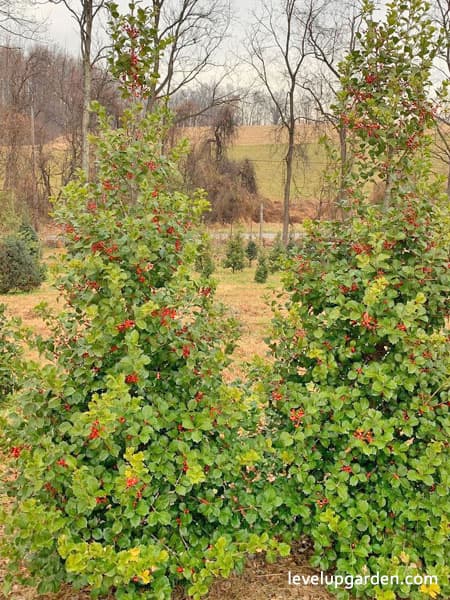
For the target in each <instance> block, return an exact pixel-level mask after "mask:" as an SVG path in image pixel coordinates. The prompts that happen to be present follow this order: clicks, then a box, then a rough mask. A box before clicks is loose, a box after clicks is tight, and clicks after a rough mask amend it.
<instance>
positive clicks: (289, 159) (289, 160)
mask: <svg viewBox="0 0 450 600" xmlns="http://www.w3.org/2000/svg"><path fill="white" fill-rule="evenodd" d="M294 142H295V123H294V126H292V124H291V127H290V128H289V143H288V150H287V153H286V157H285V162H286V181H285V182H284V204H283V235H282V239H283V244H284V245H285V246H287V244H288V242H289V222H290V218H289V217H290V204H291V182H292V166H293V162H294Z"/></svg>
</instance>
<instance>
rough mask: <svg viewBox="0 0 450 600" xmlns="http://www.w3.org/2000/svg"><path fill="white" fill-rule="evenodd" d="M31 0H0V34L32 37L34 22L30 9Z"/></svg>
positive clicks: (31, 5) (34, 28) (32, 4)
mask: <svg viewBox="0 0 450 600" xmlns="http://www.w3.org/2000/svg"><path fill="white" fill-rule="evenodd" d="M34 4H35V2H34V1H33V0H0V34H1V33H3V35H6V36H10V35H13V36H21V37H27V38H30V37H33V35H34V33H35V32H36V23H35V21H34V19H33V15H32V12H31V9H32V8H33V6H34Z"/></svg>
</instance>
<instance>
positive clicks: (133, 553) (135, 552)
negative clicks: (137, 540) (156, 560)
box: [129, 548, 141, 562]
mask: <svg viewBox="0 0 450 600" xmlns="http://www.w3.org/2000/svg"><path fill="white" fill-rule="evenodd" d="M140 553H141V549H140V548H131V550H130V552H129V555H130V561H131V562H137V561H138V560H139V555H140Z"/></svg>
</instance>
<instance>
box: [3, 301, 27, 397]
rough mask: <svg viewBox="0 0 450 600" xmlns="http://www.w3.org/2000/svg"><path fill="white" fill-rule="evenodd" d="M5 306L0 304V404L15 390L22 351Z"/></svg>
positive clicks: (15, 323)
mask: <svg viewBox="0 0 450 600" xmlns="http://www.w3.org/2000/svg"><path fill="white" fill-rule="evenodd" d="M5 310H6V306H5V305H4V304H0V404H1V403H2V402H3V401H4V400H5V399H6V398H7V397H8V396H9V394H10V393H11V392H13V391H14V390H15V389H17V387H18V384H19V376H18V374H19V371H20V365H21V357H22V354H23V352H22V350H21V348H20V346H19V343H18V336H17V328H16V325H17V322H12V321H10V320H9V319H8V318H7V316H6V314H5Z"/></svg>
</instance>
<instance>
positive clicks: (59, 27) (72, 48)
mask: <svg viewBox="0 0 450 600" xmlns="http://www.w3.org/2000/svg"><path fill="white" fill-rule="evenodd" d="M116 1H117V3H118V4H119V6H120V7H121V8H122V10H123V12H125V10H126V8H127V7H128V0H116ZM72 2H73V5H74V7H76V6H77V5H79V0H72ZM232 3H233V12H234V17H235V20H236V25H235V26H234V27H239V24H242V23H243V22H245V21H246V20H247V18H248V16H249V13H250V7H252V6H254V5H255V4H256V3H257V0H232ZM143 5H144V6H145V2H143ZM36 16H38V17H39V20H41V19H42V20H46V23H47V29H46V33H45V34H43V35H42V36H41V41H42V42H43V43H46V44H49V45H53V44H55V45H57V46H58V47H59V48H61V49H62V50H66V51H67V52H69V53H70V54H74V55H76V54H78V52H79V39H78V34H77V28H76V23H75V21H74V20H73V18H72V17H71V15H70V13H69V12H68V10H67V9H66V7H65V6H64V5H62V4H59V5H54V4H50V3H45V4H43V5H42V6H41V7H39V8H38V9H37V11H36ZM231 33H233V31H232V30H231Z"/></svg>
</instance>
